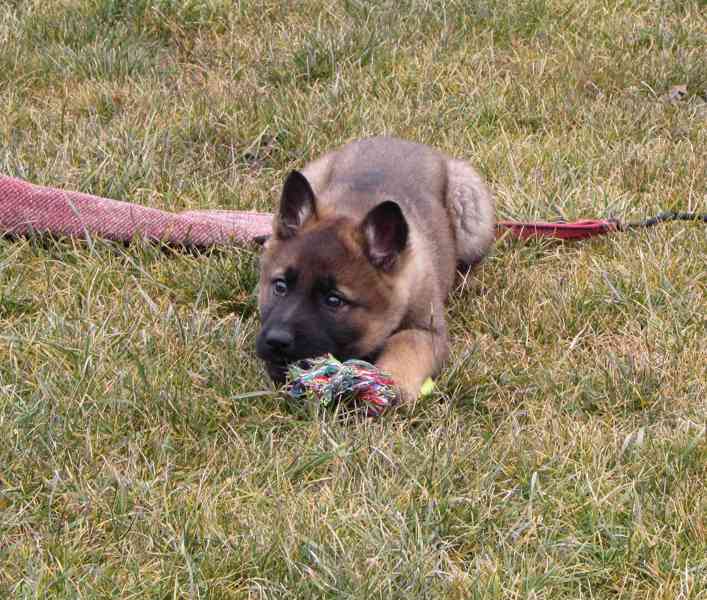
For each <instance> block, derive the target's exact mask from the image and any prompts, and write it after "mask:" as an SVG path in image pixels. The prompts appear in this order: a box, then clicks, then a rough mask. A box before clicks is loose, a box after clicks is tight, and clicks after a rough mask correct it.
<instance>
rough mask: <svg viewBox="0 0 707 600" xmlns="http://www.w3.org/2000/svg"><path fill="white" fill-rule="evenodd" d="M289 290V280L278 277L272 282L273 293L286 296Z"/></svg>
mask: <svg viewBox="0 0 707 600" xmlns="http://www.w3.org/2000/svg"><path fill="white" fill-rule="evenodd" d="M287 290H288V287H287V282H286V281H285V280H284V279H276V280H275V281H273V282H272V293H273V294H275V295H276V296H284V295H285V294H286V293H287Z"/></svg>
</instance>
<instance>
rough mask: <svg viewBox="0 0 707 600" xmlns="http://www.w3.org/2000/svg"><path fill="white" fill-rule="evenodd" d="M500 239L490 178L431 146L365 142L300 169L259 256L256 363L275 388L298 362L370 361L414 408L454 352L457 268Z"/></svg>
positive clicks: (292, 177) (469, 263)
mask: <svg viewBox="0 0 707 600" xmlns="http://www.w3.org/2000/svg"><path fill="white" fill-rule="evenodd" d="M494 229H495V214H494V201H493V198H492V196H491V193H490V192H489V190H488V188H487V187H486V185H485V184H484V182H483V180H482V179H481V177H480V176H479V175H478V174H477V173H476V171H474V170H473V169H472V168H471V166H469V165H468V164H467V163H466V162H463V161H460V160H454V159H452V158H450V157H448V156H445V155H444V154H442V153H441V152H439V151H437V150H435V149H433V148H430V147H429V146H424V145H421V144H415V143H411V142H406V141H403V140H399V139H395V138H391V137H376V138H370V139H364V140H359V141H356V142H352V143H350V144H347V145H345V146H343V147H341V148H339V149H338V150H334V151H332V152H329V153H328V154H325V155H324V156H322V157H321V158H319V159H318V160H315V161H314V162H312V163H310V164H308V165H307V166H306V167H305V168H304V169H302V171H301V172H298V171H292V172H291V173H290V174H289V176H288V177H287V179H286V180H285V184H284V187H283V190H282V196H281V199H280V208H279V211H278V212H277V214H276V215H275V218H274V221H273V234H272V236H271V237H270V239H269V240H268V241H267V242H266V244H265V251H264V254H263V256H262V262H261V271H260V288H259V296H258V302H259V307H260V314H261V320H262V329H261V331H260V333H259V335H258V339H257V343H256V348H257V353H258V356H259V357H260V358H261V359H263V360H264V361H265V364H266V367H267V370H268V373H269V374H270V376H271V377H272V378H273V380H274V381H275V382H276V383H281V382H282V381H283V380H284V377H285V374H286V372H287V365H288V364H289V363H292V362H294V361H297V360H300V359H304V358H312V357H316V356H319V355H322V354H326V353H331V354H333V355H334V356H336V357H337V358H338V359H339V360H346V359H349V358H361V359H364V360H367V361H369V362H373V363H375V365H376V366H377V367H378V368H380V369H381V370H382V371H385V372H386V373H388V374H389V375H390V376H392V378H393V379H394V380H395V381H396V382H397V384H398V385H399V387H400V391H401V393H402V397H403V398H405V399H414V398H416V397H417V395H418V393H419V391H420V387H421V385H422V383H423V382H424V381H425V379H426V378H427V377H428V376H431V375H434V374H436V373H437V372H438V371H439V369H440V368H441V366H442V364H443V362H444V360H445V359H446V358H447V355H448V352H449V350H448V338H447V325H446V322H445V318H444V304H445V300H446V298H447V295H448V293H449V291H450V289H451V288H452V285H453V283H454V278H455V273H456V269H457V266H458V265H463V266H465V267H467V268H468V267H471V266H473V265H475V264H476V263H478V262H479V261H481V260H482V259H483V258H484V256H485V255H486V254H487V253H488V251H489V248H490V247H491V244H492V243H493V240H494Z"/></svg>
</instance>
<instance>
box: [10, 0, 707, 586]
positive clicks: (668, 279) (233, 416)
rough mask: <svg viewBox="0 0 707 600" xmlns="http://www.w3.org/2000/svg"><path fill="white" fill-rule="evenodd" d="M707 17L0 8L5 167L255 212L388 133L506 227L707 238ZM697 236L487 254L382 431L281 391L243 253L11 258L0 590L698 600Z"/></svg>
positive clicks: (248, 5)
mask: <svg viewBox="0 0 707 600" xmlns="http://www.w3.org/2000/svg"><path fill="white" fill-rule="evenodd" d="M704 10H705V4H704V2H703V1H702V0H694V1H685V2H677V1H665V2H639V1H637V0H626V1H623V2H612V1H608V0H607V1H603V2H600V1H596V2H594V1H591V0H583V1H580V2H569V1H567V0H528V1H523V2H500V1H497V0H481V1H479V2H474V3H470V2H467V1H466V0H447V1H443V0H429V1H423V0H403V1H398V2H392V1H383V2H367V1H364V0H346V1H341V2H335V3H332V2H319V1H315V0H307V1H304V2H299V3H291V2H284V1H280V0H267V1H263V2H248V1H244V2H233V1H231V0H228V1H226V0H139V1H135V2H129V1H127V0H48V1H45V2H39V1H29V2H20V1H17V0H14V1H7V0H6V1H5V2H3V3H0V172H2V173H4V174H8V175H13V176H19V177H24V178H26V179H29V180H31V181H34V182H36V183H40V184H45V185H52V186H62V187H66V188H68V189H77V190H82V191H87V192H90V193H95V194H101V195H105V196H109V197H115V198H121V199H129V200H132V201H135V202H141V203H144V204H148V205H151V206H156V207H161V208H168V209H174V210H178V209H182V208H234V209H244V208H254V209H265V210H271V209H272V207H273V204H274V201H275V199H276V198H277V193H278V189H279V186H280V182H281V181H282V179H283V176H284V175H285V174H286V173H287V171H288V170H289V169H292V168H295V167H298V166H302V164H303V163H304V162H305V161H307V160H309V159H311V158H313V157H315V156H317V155H318V154H319V153H321V152H322V151H324V150H326V149H328V148H331V147H332V146H335V145H337V144H340V143H342V142H344V141H346V140H350V139H353V138H356V137H361V136H365V135H371V134H379V133H393V134H397V135H399V136H403V137H407V138H411V139H414V140H417V141H421V142H426V143H430V144H432V145H435V146H438V147H440V148H442V149H444V150H446V151H448V152H449V153H451V154H453V155H455V156H459V157H464V158H468V159H470V160H471V161H473V162H474V163H475V164H476V165H478V167H479V169H480V170H481V171H482V172H483V173H484V174H485V176H486V177H487V178H488V180H489V181H490V183H491V185H492V187H493V190H494V192H495V193H496V197H497V201H498V209H499V215H500V216H501V217H502V218H517V219H538V218H542V219H554V218H557V217H564V218H566V219H575V218H592V217H605V216H613V217H618V218H621V219H626V220H631V219H637V218H642V217H645V216H648V215H652V214H654V213H656V212H658V211H660V210H669V209H682V210H696V211H703V212H704V211H707V196H706V195H705V194H706V190H707V158H705V157H707V153H705V151H704V149H705V147H706V145H707V144H706V142H707V127H705V123H706V121H705V119H707V56H706V55H705V52H704V48H705V43H707V35H706V34H705V24H706V21H705V12H704ZM679 84H686V85H687V89H688V95H687V97H686V98H685V99H683V100H681V101H678V102H674V103H671V102H667V101H665V99H664V98H663V97H664V95H665V94H666V93H667V92H668V91H669V90H670V88H671V87H672V86H674V85H679ZM706 241H707V234H706V230H705V228H704V227H701V226H695V225H690V224H672V225H664V226H662V227H660V228H656V229H654V230H651V231H644V232H635V233H630V234H621V235H615V236H612V237H608V238H603V239H599V240H597V241H589V242H584V243H581V244H576V245H571V244H567V245H561V244H554V243H528V244H520V243H515V242H512V241H508V240H504V241H501V242H499V244H498V245H497V248H496V250H495V251H494V253H493V255H492V256H491V257H490V259H489V260H488V261H487V262H486V263H485V264H484V265H483V266H482V267H481V268H480V269H479V270H478V271H477V272H476V273H474V274H473V276H470V277H469V278H468V279H467V280H465V281H463V282H461V283H460V285H459V287H458V289H457V290H456V291H455V293H454V295H453V297H452V299H451V301H450V311H449V318H450V329H451V332H452V340H453V352H452V358H451V360H450V363H449V365H448V368H447V369H446V370H445V372H444V373H443V374H442V376H441V377H440V379H439V381H438V384H437V388H436V390H435V393H434V395H433V396H432V398H430V399H428V400H426V401H424V402H420V403H418V404H417V405H416V406H414V407H412V408H409V409H407V410H404V411H400V412H398V413H396V414H394V415H392V416H389V417H386V418H384V419H383V420H381V421H377V422H360V421H354V422H341V421H337V420H334V419H331V418H329V417H327V416H325V415H322V416H317V415H312V414H308V413H306V412H302V411H299V410H297V409H296V408H293V407H288V406H287V405H286V404H285V403H283V401H282V400H281V398H280V397H279V396H278V395H277V394H276V393H275V392H274V391H273V390H272V389H271V388H270V384H269V382H268V380H267V378H266V376H265V373H264V371H263V369H262V366H261V365H260V364H259V362H258V361H257V359H256V358H255V355H254V349H253V342H254V336H255V334H256V332H257V328H258V319H257V310H256V305H255V300H254V296H253V291H254V287H255V283H256V281H257V256H256V255H255V254H254V253H252V252H251V251H249V250H233V251H232V252H225V253H224V252H218V253H207V254H203V255H193V254H179V253H175V252H172V251H165V250H162V249H158V248H155V247H151V246H149V245H140V244H137V245H133V246H131V247H130V248H124V247H122V246H118V245H113V244H110V243H107V242H101V241H99V240H96V241H95V242H94V243H93V244H92V245H90V246H88V245H86V244H85V243H82V242H74V243H72V242H70V241H63V242H54V241H50V240H19V241H9V240H3V241H0V440H2V444H1V445H0V596H2V597H8V598H167V597H188V598H386V599H388V598H460V599H461V598H509V599H511V598H512V599H515V598H529V599H530V598H537V599H539V598H553V599H554V598H568V599H576V598H638V599H640V600H643V599H645V598H662V599H666V600H667V599H681V600H682V599H684V600H687V599H692V600H695V599H699V598H707V591H706V590H707V491H706V487H707V485H706V482H707V441H706V437H705V436H706V433H705V421H706V414H707V405H706V402H705V398H707V383H706V381H707V360H706V358H707V341H706V340H707V316H706V315H707V310H706V309H707V302H706V301H705V296H706V290H707V270H706V268H705V259H706V257H707V252H706V250H705V249H706V248H707V244H706V243H705V242H706ZM258 392H260V393H259V394H258Z"/></svg>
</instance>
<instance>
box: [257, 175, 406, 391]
mask: <svg viewBox="0 0 707 600" xmlns="http://www.w3.org/2000/svg"><path fill="white" fill-rule="evenodd" d="M407 245H408V226H407V222H406V220H405V217H404V216H403V213H402V211H401V210H400V207H399V206H398V205H397V204H396V203H395V202H392V201H385V202H381V203H380V204H378V205H377V206H375V207H374V208H373V209H372V210H370V212H368V214H366V215H365V216H364V217H363V219H362V220H360V221H355V220H353V219H351V218H348V217H342V216H340V215H336V214H328V215H327V214H323V211H319V212H318V210H317V199H316V197H315V194H314V192H313V190H312V188H311V187H310V185H309V182H308V181H307V179H306V178H305V177H304V176H303V175H302V174H301V173H299V172H297V171H293V172H292V173H290V175H289V176H288V177H287V179H286V181H285V185H284V188H283V191H282V197H281V199H280V209H279V211H278V213H277V214H276V215H275V219H274V222H273V235H272V237H271V238H270V239H269V240H268V242H267V243H266V246H265V251H264V254H263V257H262V261H261V270H260V287H259V296H258V304H259V308H260V316H261V321H262V327H261V330H260V333H259V335H258V339H257V342H256V350H257V353H258V356H259V357H260V358H261V359H262V360H264V361H265V364H266V367H267V370H268V373H269V374H270V376H271V377H272V378H273V380H274V381H275V382H277V383H281V382H282V381H283V380H284V376H285V374H286V372H287V365H288V364H290V363H292V362H295V361H298V360H301V359H304V358H313V357H316V356H320V355H322V354H326V353H331V354H333V355H334V356H336V357H337V358H338V359H339V360H346V359H349V358H368V359H373V357H375V355H376V353H377V352H378V351H379V350H380V349H381V348H382V346H383V344H384V342H385V340H386V338H387V337H388V336H389V335H390V334H391V333H392V332H393V331H394V330H395V328H397V326H398V325H399V323H400V320H401V319H402V315H403V312H404V306H402V305H401V304H403V303H401V302H400V298H399V297H398V291H397V290H398V286H397V285H396V279H397V278H398V277H399V273H400V270H401V266H402V264H403V262H404V261H405V260H406V248H407Z"/></svg>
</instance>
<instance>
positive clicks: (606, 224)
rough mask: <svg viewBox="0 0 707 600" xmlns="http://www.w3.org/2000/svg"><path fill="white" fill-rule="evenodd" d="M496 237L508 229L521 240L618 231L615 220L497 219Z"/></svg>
mask: <svg viewBox="0 0 707 600" xmlns="http://www.w3.org/2000/svg"><path fill="white" fill-rule="evenodd" d="M496 229H497V232H496V233H497V237H500V236H502V235H504V233H505V232H507V231H510V232H511V234H512V235H513V237H517V238H519V239H522V240H527V239H530V238H539V237H543V238H553V239H558V240H584V239H586V238H590V237H594V236H595V235H604V234H605V233H609V232H611V231H618V230H619V226H618V223H616V222H615V221H599V220H591V219H588V220H584V221H574V222H573V223H545V222H538V223H520V222H515V221H499V222H498V223H497V224H496Z"/></svg>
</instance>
